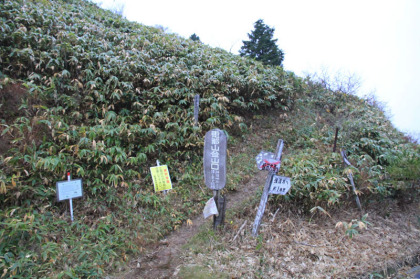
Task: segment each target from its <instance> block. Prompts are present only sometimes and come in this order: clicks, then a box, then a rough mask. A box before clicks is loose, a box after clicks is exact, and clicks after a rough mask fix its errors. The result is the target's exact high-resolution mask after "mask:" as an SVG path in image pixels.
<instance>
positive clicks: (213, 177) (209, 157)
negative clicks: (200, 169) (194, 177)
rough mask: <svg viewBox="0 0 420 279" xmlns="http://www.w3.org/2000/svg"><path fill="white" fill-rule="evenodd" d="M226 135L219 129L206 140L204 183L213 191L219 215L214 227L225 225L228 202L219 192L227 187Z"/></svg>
mask: <svg viewBox="0 0 420 279" xmlns="http://www.w3.org/2000/svg"><path fill="white" fill-rule="evenodd" d="M226 150H227V137H226V134H225V133H224V132H223V131H222V130H219V129H213V130H210V131H208V132H207V133H206V135H205V138H204V156H203V157H204V158H203V166H204V182H205V184H206V186H207V187H208V188H210V189H211V190H213V195H214V199H215V202H216V205H217V210H218V212H219V215H218V216H217V217H216V216H215V217H214V218H213V227H214V228H216V227H217V226H219V225H223V223H224V218H225V216H224V215H225V205H226V200H225V198H224V197H223V196H221V195H220V193H219V190H221V189H223V188H224V187H225V185H226Z"/></svg>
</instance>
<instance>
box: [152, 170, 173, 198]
mask: <svg viewBox="0 0 420 279" xmlns="http://www.w3.org/2000/svg"><path fill="white" fill-rule="evenodd" d="M150 172H151V174H152V179H153V185H154V186H155V192H158V191H166V190H171V189H172V182H171V178H170V177H169V171H168V166H166V165H164V166H157V167H151V168H150Z"/></svg>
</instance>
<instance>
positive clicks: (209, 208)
mask: <svg viewBox="0 0 420 279" xmlns="http://www.w3.org/2000/svg"><path fill="white" fill-rule="evenodd" d="M203 215H204V219H207V218H209V217H210V216H212V215H216V216H218V215H219V211H218V210H217V206H216V202H215V201H214V198H211V199H209V200H208V201H207V202H206V206H205V207H204V211H203Z"/></svg>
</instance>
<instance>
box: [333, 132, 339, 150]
mask: <svg viewBox="0 0 420 279" xmlns="http://www.w3.org/2000/svg"><path fill="white" fill-rule="evenodd" d="M337 137H338V127H336V128H335V138H334V147H333V152H335V150H336V149H337Z"/></svg>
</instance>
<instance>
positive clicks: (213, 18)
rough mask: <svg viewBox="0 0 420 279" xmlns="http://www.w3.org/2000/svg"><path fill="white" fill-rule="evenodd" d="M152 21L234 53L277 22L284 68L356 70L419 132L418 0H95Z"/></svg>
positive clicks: (396, 116)
mask: <svg viewBox="0 0 420 279" xmlns="http://www.w3.org/2000/svg"><path fill="white" fill-rule="evenodd" d="M93 2H96V3H102V6H103V7H104V8H110V7H118V6H120V7H124V10H123V15H124V16H125V17H126V18H127V19H129V20H132V21H137V22H140V23H143V24H145V25H149V26H155V25H161V26H163V27H167V28H168V29H169V30H168V31H169V32H172V33H177V34H179V35H180V36H183V37H186V38H188V37H189V36H190V35H192V34H193V33H196V34H197V35H198V36H199V37H200V40H201V41H202V42H203V43H205V44H208V45H210V46H213V47H220V48H223V49H225V50H227V51H231V52H232V53H235V54H237V53H238V51H239V49H240V47H241V46H242V41H243V40H247V39H248V35H247V34H248V33H250V32H251V30H253V28H254V27H253V25H254V23H255V21H257V20H258V19H263V20H264V22H265V23H266V24H267V25H269V26H270V27H274V28H275V38H277V39H278V42H277V44H278V46H279V47H280V48H281V49H282V50H283V51H284V52H285V60H284V62H283V64H284V67H285V69H287V70H290V71H294V72H295V73H296V74H299V75H303V74H304V73H313V72H319V71H320V70H321V69H323V68H327V69H328V70H329V71H330V72H335V71H342V72H348V73H354V74H356V75H358V76H359V77H360V78H361V79H362V81H363V87H362V88H361V90H360V91H361V92H360V95H364V94H367V93H370V92H372V91H375V94H376V95H377V97H378V99H379V100H381V101H383V102H386V104H387V107H388V109H389V110H390V113H391V115H392V118H391V120H392V122H393V123H394V125H395V126H396V127H397V128H399V129H400V130H401V131H405V132H410V133H411V134H415V135H416V137H417V138H420V1H419V0H369V1H367V0H317V1H313V0H294V1H291V0H289V1H282V0H277V1H274V0H272V1H270V0H259V1H248V0H241V1H237V0H223V1H222V0H212V1H197V0H195V1H194V0H178V1H173V0H153V1H150V0H149V1H143V0H137V1H136V0H94V1H93Z"/></svg>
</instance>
